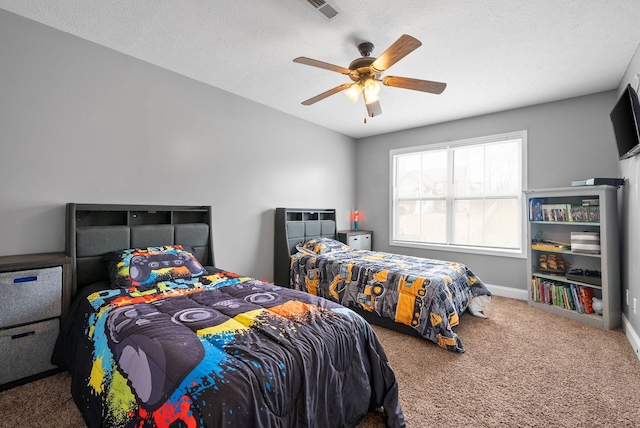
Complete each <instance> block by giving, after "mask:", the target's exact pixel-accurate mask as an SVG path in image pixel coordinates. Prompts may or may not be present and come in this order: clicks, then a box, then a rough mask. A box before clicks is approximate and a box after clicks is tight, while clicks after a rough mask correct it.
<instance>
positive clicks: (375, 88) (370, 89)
mask: <svg viewBox="0 0 640 428" xmlns="http://www.w3.org/2000/svg"><path fill="white" fill-rule="evenodd" d="M364 92H365V93H367V95H371V96H373V95H378V94H379V93H380V84H379V83H378V82H376V81H375V80H374V79H373V78H371V77H369V78H368V79H367V80H365V81H364Z"/></svg>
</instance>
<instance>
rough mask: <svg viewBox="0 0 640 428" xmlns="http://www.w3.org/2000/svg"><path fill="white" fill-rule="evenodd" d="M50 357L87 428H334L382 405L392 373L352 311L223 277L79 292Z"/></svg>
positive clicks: (391, 399) (393, 395)
mask: <svg viewBox="0 0 640 428" xmlns="http://www.w3.org/2000/svg"><path fill="white" fill-rule="evenodd" d="M52 361H53V362H54V363H55V364H57V365H60V366H61V367H64V368H67V369H68V370H69V371H70V372H71V374H72V394H73V397H74V400H75V402H76V404H77V405H78V408H79V409H80V410H81V411H82V414H83V416H84V419H85V421H86V423H87V425H88V426H89V427H211V428H213V427H242V428H246V427H252V428H253V427H323V428H324V427H342V426H354V425H355V424H356V423H357V422H358V421H359V420H361V419H362V418H363V417H364V415H366V414H367V413H368V412H369V411H371V410H373V409H378V408H380V407H383V408H384V415H385V418H386V423H387V426H389V427H404V426H405V424H404V417H403V414H402V410H401V408H400V405H399V403H398V389H397V383H396V379H395V375H394V373H393V371H392V370H391V368H390V367H389V365H388V363H387V358H386V355H385V353H384V350H383V348H382V347H381V345H380V343H379V342H378V340H377V337H376V335H375V333H374V332H373V330H372V329H371V327H370V326H369V325H368V324H367V323H366V322H365V321H364V320H363V319H362V318H361V317H360V316H359V315H357V314H356V313H354V312H353V311H351V310H349V309H346V308H344V307H342V306H340V305H337V304H335V303H332V302H330V301H327V300H325V299H322V298H318V297H315V296H311V295H309V294H307V293H303V292H299V291H295V290H290V289H286V288H280V287H277V286H275V285H273V284H270V283H266V282H264V281H259V280H255V279H251V278H245V277H240V276H238V275H235V274H231V273H228V272H224V271H216V272H215V273H212V274H209V275H204V276H201V277H199V278H193V279H189V280H176V281H175V282H159V283H157V284H153V285H152V286H150V287H146V288H130V289H126V288H111V287H109V285H108V284H106V287H104V286H103V287H101V288H96V287H85V288H84V289H83V290H81V291H80V293H79V295H78V297H77V299H76V300H75V302H74V304H73V306H72V309H71V313H70V315H69V317H68V319H67V320H66V322H65V326H64V328H63V331H62V333H61V335H60V337H59V339H58V342H57V344H56V349H55V351H54V356H53V359H52Z"/></svg>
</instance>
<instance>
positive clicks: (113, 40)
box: [0, 0, 640, 138]
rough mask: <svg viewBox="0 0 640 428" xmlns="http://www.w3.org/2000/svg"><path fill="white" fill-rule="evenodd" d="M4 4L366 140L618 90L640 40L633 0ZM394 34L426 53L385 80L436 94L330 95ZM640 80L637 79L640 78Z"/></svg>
mask: <svg viewBox="0 0 640 428" xmlns="http://www.w3.org/2000/svg"><path fill="white" fill-rule="evenodd" d="M331 1H333V3H334V4H335V5H336V6H337V7H338V8H339V9H340V10H341V14H340V16H339V17H338V18H336V19H335V20H333V21H327V20H326V19H325V18H324V17H323V16H322V15H320V14H319V13H318V12H317V11H315V10H313V9H312V8H311V7H309V6H308V5H307V4H305V2H304V0H288V1H284V0H273V1H264V0H263V1H258V0H250V1H229V2H226V1H224V2H223V1H211V0H210V1H203V0H182V1H178V2H176V1H160V0H136V1H126V0H100V1H86V0H21V1H15V0H0V8H3V9H6V10H8V11H10V12H14V13H16V14H18V15H22V16H24V17H27V18H30V19H33V20H35V21H38V22H41V23H43V24H46V25H49V26H51V27H54V28H58V29H60V30H62V31H66V32H68V33H71V34H74V35H76V36H79V37H82V38H84V39H87V40H90V41H93V42H96V43H99V44H101V45H104V46H107V47H109V48H112V49H114V50H117V51H120V52H123V53H125V54H127V55H131V56H133V57H136V58H139V59H142V60H144V61H147V62H150V63H152V64H156V65H158V66H160V67H163V68H166V69H169V70H172V71H175V72H177V73H180V74H183V75H185V76H188V77H190V78H193V79H196V80H199V81H202V82H205V83H207V84H210V85H212V86H215V87H218V88H221V89H224V90H226V91H229V92H232V93H235V94H237V95H240V96H242V97H245V98H248V99H251V100H254V101H256V102H258V103H261V104H264V105H267V106H269V107H273V108H275V109H277V110H281V111H283V112H285V113H288V114H291V115H293V116H296V117H299V118H302V119H305V120H308V121H310V122H313V123H316V124H318V125H321V126H324V127H326V128H330V129H333V130H336V131H338V132H341V133H343V134H346V135H349V136H352V137H354V138H360V137H365V136H370V135H377V134H382V133H386V132H391V131H397V130H401V129H407V128H413V127H417V126H424V125H430V124H434V123H439V122H445V121H450V120H454V119H460V118H465V117H471V116H477V115H481V114H486V113H492V112H496V111H502V110H508V109H512V108H517V107H523V106H527V105H533V104H539V103H543V102H549V101H555V100H559V99H564V98H570V97H575V96H579V95H586V94H591V93H595V92H600V91H605V90H609V89H614V88H616V87H617V86H618V84H619V83H620V79H621V78H622V75H623V73H624V72H625V70H626V69H627V66H628V64H629V61H630V60H631V58H632V56H633V54H634V52H635V50H636V48H637V46H638V43H639V42H640V7H638V4H637V0H609V1H606V2H605V1H602V0H580V1H564V2H559V1H557V0H529V1H526V2H525V1H514V0H485V1H482V2H478V1H476V2H466V1H464V2H463V1H439V2H436V1H427V0H387V1H384V2H382V1H379V0H369V1H362V0H331ZM402 34H409V35H412V36H413V37H415V38H417V39H419V40H420V41H421V42H422V46H421V47H420V48H418V49H417V50H415V51H414V52H412V53H411V54H409V55H408V56H407V57H405V58H404V59H402V60H401V61H400V62H398V63H397V64H395V65H394V66H393V67H391V68H390V69H389V70H387V71H386V72H385V73H384V74H385V75H397V76H403V77H413V78H418V79H426V80H435V81H441V82H446V83H447V85H448V86H447V88H446V90H445V91H444V92H443V93H442V94H441V95H433V94H428V93H423V92H416V91H410V90H406V89H398V88H391V87H383V88H382V90H381V92H380V103H381V106H382V111H383V114H382V115H380V116H377V117H374V118H370V119H368V120H367V123H366V124H365V123H364V121H363V119H364V117H365V114H366V110H365V106H364V103H363V102H362V99H361V100H360V102H358V103H357V104H354V103H352V102H351V101H349V99H348V98H347V97H346V96H344V95H343V94H340V93H339V94H336V95H333V96H331V97H329V98H326V99H325V100H322V101H320V102H318V103H316V104H314V105H312V106H303V105H301V104H300V103H301V102H302V101H304V100H306V99H308V98H311V97H313V96H315V95H317V94H319V93H321V92H324V91H326V90H328V89H330V88H333V87H335V86H338V85H340V84H342V83H348V82H350V80H349V79H348V77H346V76H343V75H341V74H339V73H335V72H331V71H327V70H322V69H319V68H314V67H309V66H306V65H301V64H296V63H294V62H293V61H292V60H293V59H294V58H295V57H298V56H306V57H310V58H314V59H318V60H321V61H325V62H328V63H331V64H335V65H339V66H342V67H348V65H349V63H350V62H351V61H352V60H353V59H355V58H357V57H359V53H358V50H357V45H358V44H359V43H361V42H364V41H369V42H372V43H373V44H374V45H375V49H374V52H373V55H372V56H374V57H375V56H377V55H379V54H381V53H382V52H383V51H384V50H385V49H386V48H387V47H388V46H389V45H391V44H392V43H393V42H394V41H395V40H396V39H397V38H398V37H400V36H401V35H402ZM638 71H640V70H638Z"/></svg>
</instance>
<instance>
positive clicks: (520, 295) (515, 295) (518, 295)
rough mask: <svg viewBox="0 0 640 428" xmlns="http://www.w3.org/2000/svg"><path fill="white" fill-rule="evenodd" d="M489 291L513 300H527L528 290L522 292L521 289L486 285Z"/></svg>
mask: <svg viewBox="0 0 640 428" xmlns="http://www.w3.org/2000/svg"><path fill="white" fill-rule="evenodd" d="M485 286H486V287H487V290H489V291H491V294H493V295H495V296H501V297H510V298H512V299H518V300H527V290H521V289H519V288H511V287H505V286H503V285H492V284H485Z"/></svg>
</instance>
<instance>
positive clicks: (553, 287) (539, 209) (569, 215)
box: [524, 186, 621, 329]
mask: <svg viewBox="0 0 640 428" xmlns="http://www.w3.org/2000/svg"><path fill="white" fill-rule="evenodd" d="M617 190H618V188H617V187H615V186H579V187H567V188H557V189H540V190H528V191H525V192H524V193H525V195H526V203H527V215H528V222H527V226H528V227H527V236H528V241H527V242H528V256H527V261H528V262H527V277H528V278H529V290H528V302H529V305H530V306H532V307H535V308H538V309H541V310H543V311H547V312H551V313H555V314H557V315H561V316H564V317H567V318H571V319H574V320H577V321H581V322H585V323H587V324H591V325H594V326H597V327H600V328H604V329H613V328H616V327H618V326H619V325H620V321H621V309H620V306H621V301H620V264H619V263H620V262H619V260H620V259H619V254H618V253H619V247H618V203H617ZM559 260H560V261H562V263H563V264H564V270H563V269H559V268H557V266H558V265H559V264H560V263H559V262H558V261H559ZM551 261H553V262H551ZM581 272H582V274H581ZM598 273H599V274H600V275H599V277H598ZM591 295H593V296H594V297H597V298H598V299H600V300H601V301H602V313H601V314H598V313H595V312H594V313H589V308H588V303H586V302H585V300H588V301H589V302H591V299H590V296H591ZM585 304H586V306H585Z"/></svg>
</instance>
